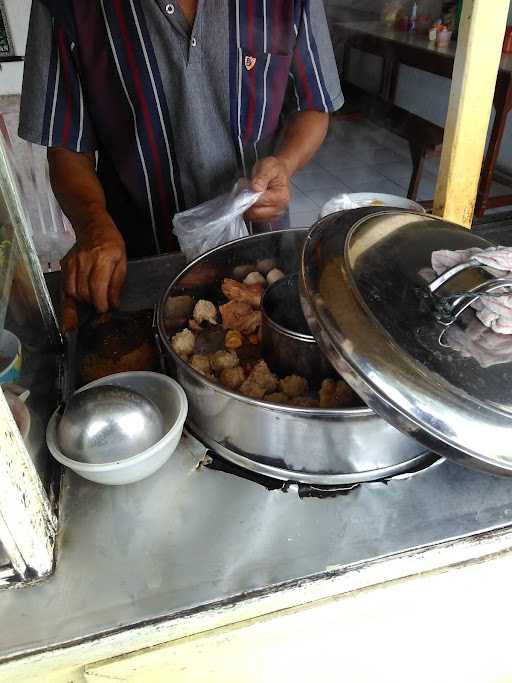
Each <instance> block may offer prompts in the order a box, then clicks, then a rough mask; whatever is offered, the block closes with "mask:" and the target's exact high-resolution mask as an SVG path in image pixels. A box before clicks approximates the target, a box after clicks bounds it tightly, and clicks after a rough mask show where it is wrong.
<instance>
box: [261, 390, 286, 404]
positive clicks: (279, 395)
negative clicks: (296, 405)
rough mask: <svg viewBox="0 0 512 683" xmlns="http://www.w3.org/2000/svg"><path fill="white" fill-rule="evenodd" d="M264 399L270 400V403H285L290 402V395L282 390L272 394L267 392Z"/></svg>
mask: <svg viewBox="0 0 512 683" xmlns="http://www.w3.org/2000/svg"><path fill="white" fill-rule="evenodd" d="M265 401H270V402H271V403H280V404H281V405H287V404H288V403H290V397H289V396H287V395H286V394H283V392H282V391H276V392H275V393H273V394H267V395H266V396H265Z"/></svg>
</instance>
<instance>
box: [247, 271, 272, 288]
mask: <svg viewBox="0 0 512 683" xmlns="http://www.w3.org/2000/svg"><path fill="white" fill-rule="evenodd" d="M266 284H267V281H266V280H265V278H264V277H263V275H262V274H261V273H258V272H257V271H256V270H255V271H253V272H252V273H249V275H247V276H246V277H245V278H244V285H266Z"/></svg>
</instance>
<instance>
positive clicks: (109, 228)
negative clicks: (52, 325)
mask: <svg viewBox="0 0 512 683" xmlns="http://www.w3.org/2000/svg"><path fill="white" fill-rule="evenodd" d="M61 266H62V275H63V285H64V291H65V293H66V294H67V295H68V296H71V297H73V299H76V300H78V301H83V302H85V303H88V304H91V305H93V306H95V307H96V309H97V310H98V312H99V313H106V311H108V310H109V309H110V308H116V307H117V306H118V305H119V299H120V296H121V290H122V288H123V284H124V280H125V277H126V250H125V245H124V240H123V238H122V236H121V233H120V232H119V231H118V229H117V228H116V227H115V225H114V224H113V222H112V219H111V218H110V216H109V215H108V214H106V213H105V214H104V216H100V217H98V218H96V219H95V220H94V221H93V222H91V223H90V224H89V225H87V228H86V229H85V230H83V231H82V233H81V236H80V237H79V239H78V240H77V243H76V244H75V246H74V247H73V248H72V249H71V251H70V252H69V253H68V254H66V256H65V257H64V258H63V259H62V262H61Z"/></svg>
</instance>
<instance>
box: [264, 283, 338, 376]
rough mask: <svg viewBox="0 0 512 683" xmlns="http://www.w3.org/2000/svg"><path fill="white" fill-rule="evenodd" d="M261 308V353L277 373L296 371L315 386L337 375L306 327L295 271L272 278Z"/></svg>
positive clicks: (281, 374) (280, 374)
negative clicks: (273, 280)
mask: <svg viewBox="0 0 512 683" xmlns="http://www.w3.org/2000/svg"><path fill="white" fill-rule="evenodd" d="M261 308H262V327H261V331H262V347H261V351H262V356H263V358H264V359H265V361H266V362H267V364H268V366H269V368H270V369H271V370H272V372H275V373H276V374H277V375H279V376H281V377H286V376H287V375H300V376H301V377H305V378H306V379H307V380H308V382H309V384H310V386H312V387H315V388H317V387H318V386H319V385H320V384H321V383H322V381H323V380H324V379H327V378H329V377H337V376H338V375H337V373H336V371H335V370H334V368H333V367H332V365H331V364H330V363H329V361H328V360H327V359H326V358H325V356H324V355H323V353H322V352H321V350H320V347H319V346H318V343H317V341H316V339H315V338H314V337H313V335H312V334H311V333H310V331H309V327H308V324H307V322H306V318H305V317H304V313H303V311H302V306H301V303H300V297H299V275H298V273H294V274H292V275H289V276H287V277H284V278H282V279H281V280H278V281H277V282H274V284H273V285H271V286H270V287H268V289H267V290H266V292H265V294H264V296H263V300H262V303H261Z"/></svg>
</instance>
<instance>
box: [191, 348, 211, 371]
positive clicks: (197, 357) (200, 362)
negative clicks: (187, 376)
mask: <svg viewBox="0 0 512 683" xmlns="http://www.w3.org/2000/svg"><path fill="white" fill-rule="evenodd" d="M190 367H191V368H193V369H194V370H197V372H200V373H201V375H205V376H206V377H211V376H212V367H211V365H210V359H209V358H208V356H203V355H202V354H200V353H195V354H194V355H193V356H192V358H191V359H190Z"/></svg>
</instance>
